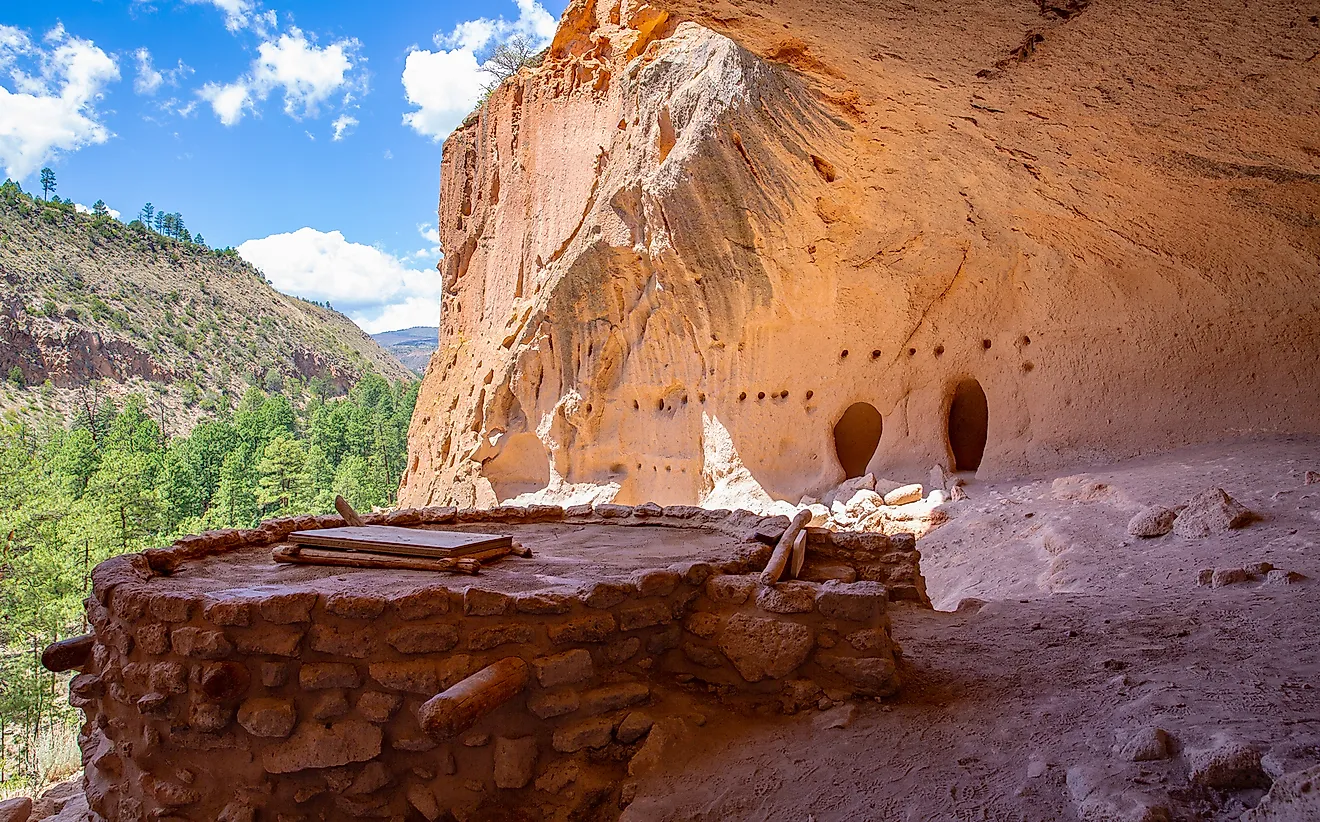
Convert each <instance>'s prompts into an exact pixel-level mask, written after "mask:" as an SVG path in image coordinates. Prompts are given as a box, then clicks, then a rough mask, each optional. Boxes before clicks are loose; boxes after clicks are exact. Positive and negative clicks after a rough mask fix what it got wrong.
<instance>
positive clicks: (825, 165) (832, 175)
mask: <svg viewBox="0 0 1320 822" xmlns="http://www.w3.org/2000/svg"><path fill="white" fill-rule="evenodd" d="M811 164H812V165H814V166H815V167H816V172H817V173H818V174H820V176H821V177H823V178H824V179H825V182H827V183H832V182H834V181H835V179H837V178H838V176H839V175H838V174H837V173H836V172H835V171H834V164H833V163H831V162H830V161H829V160H826V159H825V158H824V157H817V156H816V155H815V154H813V155H811Z"/></svg>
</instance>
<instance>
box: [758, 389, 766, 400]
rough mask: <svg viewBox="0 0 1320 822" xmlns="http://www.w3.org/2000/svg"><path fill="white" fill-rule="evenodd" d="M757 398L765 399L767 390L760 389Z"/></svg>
mask: <svg viewBox="0 0 1320 822" xmlns="http://www.w3.org/2000/svg"><path fill="white" fill-rule="evenodd" d="M756 398H757V399H758V400H763V399H765V392H764V391H758V392H757V394H756Z"/></svg>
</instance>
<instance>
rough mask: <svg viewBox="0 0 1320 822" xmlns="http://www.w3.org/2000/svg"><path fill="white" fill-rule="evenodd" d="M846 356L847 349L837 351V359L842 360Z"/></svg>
mask: <svg viewBox="0 0 1320 822" xmlns="http://www.w3.org/2000/svg"><path fill="white" fill-rule="evenodd" d="M847 358H848V349H846V348H845V349H843V350H842V351H840V352H839V359H841V360H843V359H847Z"/></svg>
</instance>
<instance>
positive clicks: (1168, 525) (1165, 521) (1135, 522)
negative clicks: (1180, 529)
mask: <svg viewBox="0 0 1320 822" xmlns="http://www.w3.org/2000/svg"><path fill="white" fill-rule="evenodd" d="M1177 518H1178V514H1177V512H1176V511H1173V510H1171V509H1169V508H1165V507H1164V506H1162V505H1152V506H1150V507H1149V508H1145V509H1142V511H1141V512H1140V513H1138V514H1137V515H1136V516H1135V517H1133V518H1132V519H1130V520H1128V527H1127V529H1128V533H1129V534H1131V535H1132V536H1134V537H1146V538H1149V537H1162V536H1164V535H1165V534H1167V533H1169V532H1170V531H1172V530H1173V523H1174V520H1176V519H1177Z"/></svg>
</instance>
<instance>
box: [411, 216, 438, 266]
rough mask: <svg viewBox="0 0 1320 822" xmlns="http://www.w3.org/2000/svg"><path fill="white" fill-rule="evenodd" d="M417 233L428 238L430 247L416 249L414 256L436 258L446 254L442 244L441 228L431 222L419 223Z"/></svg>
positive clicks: (420, 258) (425, 258)
mask: <svg viewBox="0 0 1320 822" xmlns="http://www.w3.org/2000/svg"><path fill="white" fill-rule="evenodd" d="M417 233H418V234H420V235H421V237H422V239H423V240H426V242H427V244H428V247H427V248H423V249H421V250H420V251H414V252H413V255H412V256H413V257H415V258H416V259H418V260H435V259H439V258H440V257H443V256H444V255H445V252H444V248H443V247H442V246H441V244H440V229H439V228H438V227H437V226H434V225H431V224H430V223H419V224H418V226H417Z"/></svg>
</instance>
